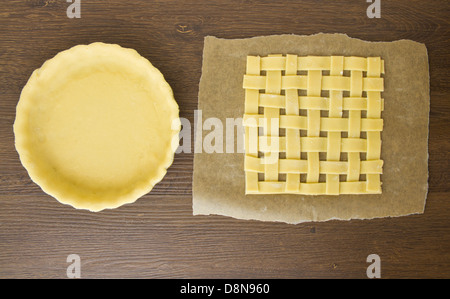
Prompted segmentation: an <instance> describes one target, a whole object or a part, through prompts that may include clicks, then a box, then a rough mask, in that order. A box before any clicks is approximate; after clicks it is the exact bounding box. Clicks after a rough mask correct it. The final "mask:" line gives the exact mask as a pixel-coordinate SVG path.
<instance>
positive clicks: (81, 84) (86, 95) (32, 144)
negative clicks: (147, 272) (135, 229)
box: [14, 43, 180, 211]
mask: <svg viewBox="0 0 450 299" xmlns="http://www.w3.org/2000/svg"><path fill="white" fill-rule="evenodd" d="M178 113H179V110H178V105H177V103H176V101H175V99H174V97H173V93H172V90H171V88H170V86H169V84H168V83H167V82H166V81H165V80H164V78H163V75H162V74H161V73H160V72H159V70H157V69H156V68H155V67H154V66H152V64H151V63H150V62H149V61H148V60H147V59H145V58H144V57H142V56H140V55H139V54H138V53H137V52H136V51H135V50H133V49H126V48H122V47H120V46H119V45H114V44H104V43H93V44H90V45H79V46H75V47H73V48H71V49H69V50H66V51H63V52H60V53H59V54H57V55H56V56H55V57H54V58H52V59H50V60H48V61H47V62H45V63H44V64H43V66H42V67H41V68H40V69H38V70H36V71H34V72H33V74H32V76H31V77H30V79H29V81H28V83H27V84H26V86H25V87H24V88H23V91H22V94H21V96H20V100H19V103H18V105H17V114H16V120H15V123H14V133H15V142H16V149H17V151H18V152H19V155H20V160H21V162H22V164H23V165H24V167H25V168H26V169H27V171H28V173H29V175H30V177H31V179H32V180H33V181H34V182H36V183H37V184H38V185H39V186H40V187H41V188H42V189H43V190H44V191H45V192H47V193H48V194H50V195H52V196H53V197H55V198H56V199H57V200H58V201H60V202H62V203H65V204H69V205H72V206H73V207H75V208H79V209H88V210H91V211H100V210H103V209H107V208H116V207H119V206H121V205H123V204H125V203H131V202H134V201H135V200H136V199H138V198H139V197H141V196H143V195H144V194H146V193H148V192H149V191H150V190H151V189H152V188H153V186H154V185H155V184H156V183H158V182H159V181H160V180H161V179H162V178H163V177H164V175H165V173H166V169H167V168H168V167H169V166H170V165H171V164H172V161H173V156H174V152H175V149H176V146H177V145H178V133H179V130H180V120H179V117H178Z"/></svg>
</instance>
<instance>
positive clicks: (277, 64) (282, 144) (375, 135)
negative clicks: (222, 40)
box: [243, 54, 384, 195]
mask: <svg viewBox="0 0 450 299" xmlns="http://www.w3.org/2000/svg"><path fill="white" fill-rule="evenodd" d="M382 74H384V61H383V60H382V59H381V58H380V57H367V58H365V57H344V56H307V57H301V56H297V55H289V54H288V55H286V56H282V55H269V56H267V57H259V56H248V57H247V73H246V74H245V75H244V81H243V87H244V89H245V114H244V117H243V120H244V126H245V165H244V168H245V175H246V194H276V193H294V194H311V195H313V194H329V195H338V194H368V193H381V180H380V175H381V173H382V168H383V161H382V160H381V158H380V155H381V131H382V130H383V120H382V118H381V111H382V110H383V107H384V100H383V99H382V98H381V92H382V91H383V90H384V80H383V78H382Z"/></svg>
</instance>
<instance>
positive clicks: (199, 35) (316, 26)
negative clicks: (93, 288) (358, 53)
mask: <svg viewBox="0 0 450 299" xmlns="http://www.w3.org/2000/svg"><path fill="white" fill-rule="evenodd" d="M68 5H69V4H68V3H66V1H64V0H47V1H44V0H25V1H0V76H1V80H0V278H65V277H66V268H67V266H68V263H67V262H66V258H67V256H68V255H69V254H72V253H75V254H78V255H79V256H80V257H81V275H82V277H83V278H365V277H366V268H367V266H368V263H367V262H366V258H367V256H368V255H369V254H372V253H376V254H378V255H379V256H380V258H381V267H382V268H381V271H382V272H381V273H382V277H383V278H449V277H450V225H449V217H448V215H449V213H450V201H449V199H450V184H449V181H450V171H449V150H450V142H449V130H448V128H449V125H450V101H449V96H450V59H449V58H450V55H449V54H450V42H449V40H450V23H449V16H450V5H449V3H448V1H446V0H442V1H438V0H429V1H420V0H414V1H413V0H398V1H394V0H381V5H382V6H381V18H380V19H369V18H368V17H367V16H366V9H367V6H368V3H366V1H364V0H345V1H344V0H343V1H316V0H305V1H288V0H280V1H256V0H247V1H244V0H241V1H228V0H227V1H225V0H220V1H219V0H209V1H195V0H177V1H170V0H157V1H144V0H140V1H138V0H133V1H119V0H110V1H94V0H81V18H80V19H69V18H67V16H66V9H67V7H68ZM318 32H326V33H347V34H348V35H349V36H351V37H356V38H360V39H364V40H370V41H393V40H398V39H412V40H415V41H418V42H422V43H425V44H426V46H427V49H428V53H429V62H430V81H431V86H430V87H431V112H430V137H429V155H430V159H429V172H430V178H429V184H430V187H429V195H428V199H427V205H426V210H425V213H424V214H422V215H413V216H407V217H400V218H391V219H389V218H385V219H375V220H370V221H361V220H352V221H347V222H346V221H329V222H323V223H305V224H299V225H288V224H282V223H265V222H258V221H243V220H236V219H231V218H227V217H221V216H195V217H194V216H192V208H191V204H192V192H191V186H192V170H193V169H192V168H193V154H186V153H182V154H178V155H176V157H175V160H174V163H173V166H172V167H171V168H170V169H169V171H168V173H167V176H166V177H165V178H164V180H163V181H162V182H160V183H159V184H158V185H157V186H156V187H155V188H154V190H153V191H152V192H151V193H149V194H147V195H146V196H144V197H143V198H141V199H139V200H138V201H137V202H136V203H134V204H130V205H126V206H123V207H121V208H119V209H116V210H112V211H103V212H100V213H90V212H87V211H78V210H75V209H73V208H71V207H69V206H64V205H61V204H59V203H57V202H56V200H54V199H53V198H51V197H50V196H48V195H46V194H44V193H43V192H42V191H41V190H40V188H39V187H38V186H37V185H35V184H34V183H33V182H32V181H31V180H30V179H29V177H28V174H27V172H26V170H25V169H24V168H23V167H22V165H21V164H20V161H19V159H18V155H17V153H16V151H15V148H14V135H13V130H12V126H13V122H14V118H15V107H16V104H17V101H18V99H19V95H20V92H21V89H22V87H23V86H24V85H25V83H26V82H27V80H28V78H29V76H30V75H31V73H32V71H33V70H34V69H36V68H38V67H40V66H41V65H42V63H43V62H44V61H45V60H46V59H49V58H51V57H53V56H54V55H55V54H56V53H58V52H59V51H61V50H64V49H67V48H70V47H71V46H74V45H77V44H87V43H91V42H94V41H103V42H109V43H118V44H120V45H122V46H124V47H131V48H134V49H136V50H137V51H138V52H139V53H140V54H141V55H143V56H144V57H146V58H148V59H149V60H150V61H151V62H152V63H153V64H154V65H155V66H156V67H157V68H159V69H160V70H161V72H162V73H163V74H164V76H165V78H166V79H167V81H168V82H169V84H170V85H171V86H172V88H173V90H174V94H175V98H176V100H177V102H178V103H179V105H180V109H181V116H182V117H185V118H188V119H189V120H190V121H191V122H192V121H193V117H194V110H195V109H196V108H197V94H198V82H199V80H200V76H201V62H202V50H203V38H204V36H207V35H214V36H217V37H223V38H245V37H252V36H258V35H269V34H284V33H294V34H314V33H318Z"/></svg>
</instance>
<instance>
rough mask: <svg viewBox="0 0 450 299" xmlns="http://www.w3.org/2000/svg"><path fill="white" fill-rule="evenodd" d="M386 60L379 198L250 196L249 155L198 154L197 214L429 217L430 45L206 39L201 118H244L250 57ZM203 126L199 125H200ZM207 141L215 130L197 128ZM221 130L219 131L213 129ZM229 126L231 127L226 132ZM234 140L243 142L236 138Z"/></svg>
mask: <svg viewBox="0 0 450 299" xmlns="http://www.w3.org/2000/svg"><path fill="white" fill-rule="evenodd" d="M268 54H284V55H285V54H297V55H299V56H307V55H326V56H329V55H342V56H364V57H369V56H380V57H381V58H382V59H384V60H385V75H384V78H385V81H384V84H385V91H384V92H383V93H382V97H383V98H384V111H383V112H382V118H383V119H384V129H383V132H382V134H381V136H382V150H381V159H382V160H384V166H383V174H382V176H381V181H382V184H383V185H382V194H380V195H339V196H325V195H320V196H312V195H245V179H244V154H243V153H238V152H235V153H225V152H226V149H225V146H226V138H225V134H224V144H223V151H224V153H206V152H205V151H202V152H199V151H198V147H197V150H196V153H195V155H194V178H193V214H194V215H209V214H216V215H223V216H229V217H234V218H239V219H256V220H261V221H280V222H286V223H292V224H295V223H301V222H308V221H326V220H331V219H341V220H349V219H371V218H378V217H396V216H404V215H410V214H417V213H423V212H424V209H425V202H426V196H427V190H428V123H429V120H428V117H429V101H430V97H429V72H428V55H427V50H426V47H425V45H423V44H420V43H417V42H414V41H410V40H400V41H394V42H367V41H362V40H359V39H354V38H350V37H348V36H347V35H345V34H322V33H321V34H316V35H311V36H297V35H274V36H263V37H254V38H248V39H228V40H227V39H219V38H216V37H212V36H207V37H205V41H204V51H203V66H202V76H201V79H200V86H199V102H198V109H199V110H201V116H202V119H201V120H202V121H204V120H206V119H208V118H212V117H214V118H218V119H220V120H221V121H222V123H223V124H224V127H225V123H226V118H234V119H237V118H241V117H242V115H243V113H244V89H243V88H242V80H243V75H244V73H245V70H246V57H247V55H260V56H266V55H268ZM199 124H200V123H199ZM197 129H198V130H199V131H198V132H199V133H200V134H202V135H203V138H204V137H205V136H206V135H208V133H210V132H211V130H205V129H203V130H202V127H201V124H200V125H199V126H198V127H197ZM212 129H214V128H212ZM224 129H225V128H224ZM234 135H235V136H234V139H235V140H234V142H235V143H236V142H237V138H242V136H238V135H237V134H234Z"/></svg>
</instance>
